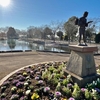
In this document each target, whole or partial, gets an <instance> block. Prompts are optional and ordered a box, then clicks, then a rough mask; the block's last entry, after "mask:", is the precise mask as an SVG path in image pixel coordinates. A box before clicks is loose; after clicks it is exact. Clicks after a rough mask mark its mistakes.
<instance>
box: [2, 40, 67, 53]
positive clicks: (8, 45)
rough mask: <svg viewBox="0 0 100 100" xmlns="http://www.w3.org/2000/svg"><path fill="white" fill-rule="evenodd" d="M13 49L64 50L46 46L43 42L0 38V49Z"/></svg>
mask: <svg viewBox="0 0 100 100" xmlns="http://www.w3.org/2000/svg"><path fill="white" fill-rule="evenodd" d="M13 50H23V51H25V50H46V51H56V52H65V50H61V49H60V48H59V49H58V48H55V47H52V46H50V47H48V46H45V45H44V44H36V43H29V42H26V41H21V40H15V39H9V40H0V51H13Z"/></svg>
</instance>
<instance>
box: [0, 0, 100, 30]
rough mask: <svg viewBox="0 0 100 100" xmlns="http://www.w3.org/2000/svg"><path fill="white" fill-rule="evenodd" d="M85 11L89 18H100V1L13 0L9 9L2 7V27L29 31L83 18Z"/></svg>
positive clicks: (0, 9) (0, 11)
mask: <svg viewBox="0 0 100 100" xmlns="http://www.w3.org/2000/svg"><path fill="white" fill-rule="evenodd" d="M84 11H88V12H89V16H88V18H94V17H100V0H11V4H10V5H9V6H8V7H2V6H0V27H6V26H12V27H15V28H17V29H27V27H29V26H41V25H45V24H50V23H51V21H57V20H59V21H67V20H68V18H70V17H71V16H78V17H81V16H82V15H83V12H84Z"/></svg>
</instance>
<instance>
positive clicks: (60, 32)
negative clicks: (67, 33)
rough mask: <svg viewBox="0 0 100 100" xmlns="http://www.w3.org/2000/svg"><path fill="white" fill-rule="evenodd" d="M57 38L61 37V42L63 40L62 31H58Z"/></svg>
mask: <svg viewBox="0 0 100 100" xmlns="http://www.w3.org/2000/svg"><path fill="white" fill-rule="evenodd" d="M57 36H58V37H59V39H60V40H63V32H62V31H58V32H57Z"/></svg>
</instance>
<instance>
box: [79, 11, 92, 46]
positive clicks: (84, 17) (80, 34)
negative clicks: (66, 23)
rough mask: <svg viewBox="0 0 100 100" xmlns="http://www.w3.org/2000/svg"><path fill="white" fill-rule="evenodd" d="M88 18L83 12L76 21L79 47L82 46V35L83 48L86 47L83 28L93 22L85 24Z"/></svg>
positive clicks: (86, 13)
mask: <svg viewBox="0 0 100 100" xmlns="http://www.w3.org/2000/svg"><path fill="white" fill-rule="evenodd" d="M87 16H88V12H87V11H86V12H84V14H83V16H82V17H81V18H79V20H78V26H79V27H78V32H79V46H81V45H83V44H81V37H82V35H83V41H84V46H87V44H86V34H85V28H86V27H87V26H88V24H89V23H91V22H93V21H89V22H87V19H86V17H87Z"/></svg>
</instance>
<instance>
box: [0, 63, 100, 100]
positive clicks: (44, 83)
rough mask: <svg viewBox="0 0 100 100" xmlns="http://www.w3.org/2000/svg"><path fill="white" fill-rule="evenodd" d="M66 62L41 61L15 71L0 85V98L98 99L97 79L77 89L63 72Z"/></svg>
mask: <svg viewBox="0 0 100 100" xmlns="http://www.w3.org/2000/svg"><path fill="white" fill-rule="evenodd" d="M66 64H67V62H52V63H51V62H50V63H43V64H38V65H33V66H28V67H27V68H24V69H22V70H20V71H18V72H16V73H15V74H13V75H12V76H11V77H9V78H8V79H7V80H6V81H5V82H3V84H2V85H1V86H0V100H100V79H99V78H98V79H97V80H96V81H93V82H92V83H91V84H87V85H86V86H85V87H84V88H80V87H79V86H78V84H77V83H73V81H72V79H71V76H70V75H68V76H65V75H64V72H63V70H64V69H65V68H66ZM98 72H99V68H98Z"/></svg>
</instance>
